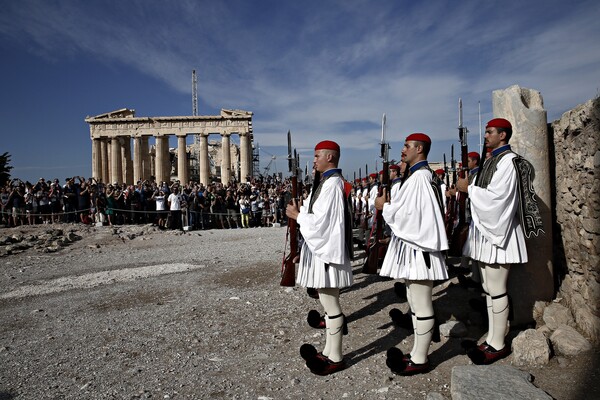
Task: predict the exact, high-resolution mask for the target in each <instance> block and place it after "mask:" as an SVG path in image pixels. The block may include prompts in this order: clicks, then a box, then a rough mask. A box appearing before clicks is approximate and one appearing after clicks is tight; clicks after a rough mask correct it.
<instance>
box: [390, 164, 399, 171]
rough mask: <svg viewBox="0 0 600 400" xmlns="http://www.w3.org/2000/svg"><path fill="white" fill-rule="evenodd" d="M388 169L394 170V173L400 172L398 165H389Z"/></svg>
mask: <svg viewBox="0 0 600 400" xmlns="http://www.w3.org/2000/svg"><path fill="white" fill-rule="evenodd" d="M390 169H395V170H396V171H400V166H399V165H398V164H392V165H390Z"/></svg>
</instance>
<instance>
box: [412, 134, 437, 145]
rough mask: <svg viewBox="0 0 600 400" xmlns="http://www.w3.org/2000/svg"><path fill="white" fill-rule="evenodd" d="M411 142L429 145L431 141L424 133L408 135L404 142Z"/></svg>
mask: <svg viewBox="0 0 600 400" xmlns="http://www.w3.org/2000/svg"><path fill="white" fill-rule="evenodd" d="M411 140H415V141H417V142H425V143H429V144H431V139H430V138H429V136H427V135H426V134H424V133H412V134H410V135H408V137H407V138H406V141H407V142H408V141H411Z"/></svg>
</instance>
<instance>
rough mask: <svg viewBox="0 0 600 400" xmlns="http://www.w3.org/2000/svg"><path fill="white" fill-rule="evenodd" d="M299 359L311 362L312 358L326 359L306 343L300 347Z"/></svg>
mask: <svg viewBox="0 0 600 400" xmlns="http://www.w3.org/2000/svg"><path fill="white" fill-rule="evenodd" d="M300 357H302V358H303V359H304V361H309V360H312V359H313V358H321V359H325V358H327V357H325V356H324V355H323V353H321V352H319V351H317V349H316V348H315V346H313V345H312V344H308V343H304V344H303V345H302V346H300Z"/></svg>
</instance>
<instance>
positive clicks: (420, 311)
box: [406, 281, 435, 364]
mask: <svg viewBox="0 0 600 400" xmlns="http://www.w3.org/2000/svg"><path fill="white" fill-rule="evenodd" d="M406 286H407V289H408V288H410V292H409V293H410V297H409V298H410V304H411V308H412V307H414V308H412V311H413V313H414V317H413V321H414V322H415V326H414V331H415V334H414V345H413V349H412V351H411V352H410V358H411V360H412V361H413V362H414V363H416V364H423V363H425V362H427V354H428V353H429V345H430V344H431V337H432V336H433V329H434V326H435V317H434V314H433V303H432V297H431V293H432V290H433V282H432V281H408V282H407V285H406Z"/></svg>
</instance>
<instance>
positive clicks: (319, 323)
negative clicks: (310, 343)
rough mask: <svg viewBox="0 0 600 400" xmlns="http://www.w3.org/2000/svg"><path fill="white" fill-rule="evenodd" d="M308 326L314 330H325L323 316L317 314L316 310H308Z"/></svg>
mask: <svg viewBox="0 0 600 400" xmlns="http://www.w3.org/2000/svg"><path fill="white" fill-rule="evenodd" d="M306 322H308V325H310V326H311V327H313V328H315V329H325V327H326V325H325V315H321V314H319V312H318V311H317V310H310V311H309V312H308V315H307V316H306Z"/></svg>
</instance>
